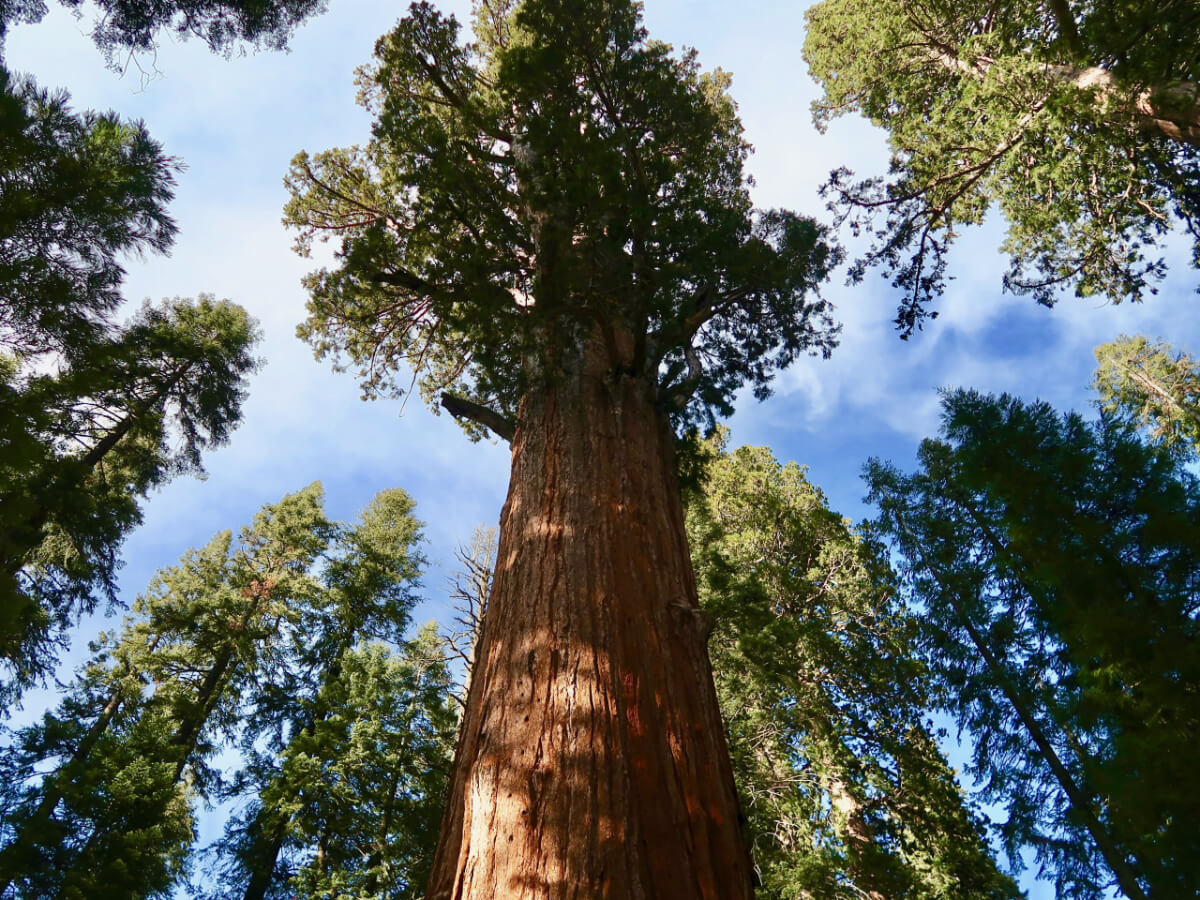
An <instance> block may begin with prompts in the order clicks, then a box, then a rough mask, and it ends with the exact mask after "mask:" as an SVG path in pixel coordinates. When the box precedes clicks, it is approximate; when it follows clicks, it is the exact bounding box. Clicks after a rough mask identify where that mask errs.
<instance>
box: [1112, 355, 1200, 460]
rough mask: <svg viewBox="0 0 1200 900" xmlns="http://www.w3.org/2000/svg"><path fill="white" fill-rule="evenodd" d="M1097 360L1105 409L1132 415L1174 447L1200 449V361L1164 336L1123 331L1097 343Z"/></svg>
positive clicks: (1165, 444) (1154, 438) (1154, 436)
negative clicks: (1155, 338) (1156, 338)
mask: <svg viewBox="0 0 1200 900" xmlns="http://www.w3.org/2000/svg"><path fill="white" fill-rule="evenodd" d="M1096 362H1097V363H1098V366H1097V368H1096V390H1097V391H1098V392H1099V394H1100V408H1101V409H1102V410H1103V411H1104V412H1105V414H1107V415H1110V416H1115V417H1124V418H1127V419H1129V420H1130V421H1132V422H1133V423H1134V424H1136V426H1138V427H1140V428H1142V429H1144V430H1145V431H1146V432H1147V433H1148V434H1149V436H1150V439H1151V440H1152V441H1154V443H1157V444H1161V445H1162V446H1163V447H1166V448H1168V449H1170V450H1172V451H1174V452H1178V453H1181V454H1184V455H1189V454H1196V453H1200V361H1197V360H1196V359H1194V358H1193V357H1191V356H1189V355H1188V354H1187V353H1185V352H1183V351H1182V350H1180V351H1174V350H1172V348H1171V347H1170V346H1169V345H1168V344H1165V343H1163V342H1161V341H1159V342H1156V343H1151V342H1150V341H1149V340H1148V339H1146V338H1144V337H1142V336H1140V335H1138V336H1135V337H1126V336H1125V335H1122V336H1121V337H1119V338H1117V339H1116V340H1115V341H1112V342H1110V343H1107V344H1101V345H1100V346H1099V347H1097V348H1096Z"/></svg>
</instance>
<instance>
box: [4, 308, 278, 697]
mask: <svg viewBox="0 0 1200 900" xmlns="http://www.w3.org/2000/svg"><path fill="white" fill-rule="evenodd" d="M257 338H258V332H257V328H256V326H255V324H254V322H253V320H252V319H250V317H249V316H248V315H247V314H246V312H245V310H243V309H242V308H241V307H239V306H236V305H234V304H232V303H230V302H229V301H227V300H223V301H215V300H213V299H212V298H211V297H206V296H201V297H200V299H199V300H198V301H189V300H179V299H176V300H171V301H166V302H164V303H162V304H158V305H151V304H147V305H145V306H144V307H143V308H142V309H141V310H140V311H139V312H138V314H137V315H136V316H135V317H134V318H133V319H132V320H131V321H130V322H129V323H128V324H126V325H125V326H124V327H122V328H119V329H118V328H115V327H114V328H111V329H110V330H109V333H108V334H107V335H105V337H104V338H103V339H101V340H97V341H94V342H92V343H91V344H90V345H89V346H88V347H86V348H85V349H77V350H76V353H75V357H76V358H75V359H74V360H73V361H72V362H71V363H70V364H69V365H68V366H66V367H64V368H62V369H59V370H55V371H51V372H48V373H44V372H41V371H38V369H39V368H40V365H39V360H40V357H36V356H35V357H25V358H24V359H21V362H22V363H24V368H22V369H17V368H16V366H15V365H14V366H13V367H12V369H10V371H13V372H14V374H12V375H11V376H10V377H9V378H8V379H7V381H6V383H4V384H2V385H0V399H2V400H3V401H4V402H3V408H2V412H0V446H3V447H4V448H5V450H6V451H7V450H9V449H11V450H12V452H11V453H9V452H5V453H3V454H2V460H0V496H3V497H4V508H3V513H2V520H3V524H4V528H3V532H2V534H3V536H2V537H0V563H2V571H0V600H2V602H3V605H4V609H5V614H4V616H3V619H2V620H0V657H3V659H4V662H5V663H6V664H7V666H8V668H9V669H10V671H11V672H12V675H13V678H12V682H11V684H10V685H9V689H10V690H12V691H14V692H15V691H18V690H20V689H21V688H22V687H24V686H25V685H28V684H29V683H31V682H33V681H35V680H37V679H38V678H39V677H41V676H42V675H44V673H45V672H46V671H48V669H49V667H50V666H51V665H52V664H53V657H54V652H53V646H54V644H55V643H57V642H58V641H59V640H60V639H61V634H62V633H63V631H64V630H65V629H66V628H67V627H69V626H70V625H71V624H72V623H73V622H74V621H75V619H76V617H77V616H78V614H79V612H80V611H90V610H91V609H93V608H94V607H95V605H96V603H97V600H98V598H99V597H101V596H107V597H108V599H109V601H110V602H112V600H113V598H114V579H115V573H116V568H117V566H118V565H119V561H118V558H117V555H116V554H117V548H118V547H119V545H120V542H121V540H122V538H123V537H124V535H125V534H126V533H128V531H129V530H130V529H132V528H133V527H134V526H136V525H137V524H138V523H139V522H140V521H141V508H140V504H139V501H140V499H141V498H142V497H145V496H146V495H147V494H148V493H149V492H150V491H151V490H152V489H153V488H154V487H156V486H159V485H161V484H163V483H165V482H166V481H168V480H169V479H170V478H172V477H174V476H175V475H177V474H180V473H182V472H199V471H201V469H200V457H201V453H202V451H204V450H205V449H207V448H210V447H214V446H220V445H221V444H223V443H225V442H226V441H227V440H228V438H229V435H230V433H231V432H232V430H233V429H234V427H236V425H237V424H238V422H239V421H240V419H241V405H242V402H243V400H244V399H245V377H246V375H247V374H249V373H250V372H252V371H254V370H255V369H256V368H257V366H258V361H257V360H256V359H255V358H254V357H253V356H252V355H251V349H252V347H253V345H254V343H255V341H256V340H257Z"/></svg>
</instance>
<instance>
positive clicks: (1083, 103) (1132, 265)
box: [804, 0, 1200, 336]
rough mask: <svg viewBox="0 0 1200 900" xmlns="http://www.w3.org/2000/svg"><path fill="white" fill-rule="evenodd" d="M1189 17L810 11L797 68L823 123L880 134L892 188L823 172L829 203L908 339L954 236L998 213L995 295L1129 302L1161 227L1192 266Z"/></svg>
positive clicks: (1198, 140) (1195, 114) (971, 4)
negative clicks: (883, 284) (890, 300)
mask: <svg viewBox="0 0 1200 900" xmlns="http://www.w3.org/2000/svg"><path fill="white" fill-rule="evenodd" d="M1198 34H1200V6H1197V4H1196V3H1195V2H1192V0H1170V2H1148V0H1110V2H1105V3H1094V2H1083V0H1050V2H1042V0H1036V2H1035V0H963V2H956V3H947V2H944V0H823V2H821V3H817V4H815V5H814V6H813V7H812V8H811V9H810V10H809V11H808V33H807V37H806V39H805V44H804V56H805V59H806V60H807V61H808V64H809V67H810V69H811V71H812V74H813V77H814V78H816V79H817V81H818V82H820V84H821V86H822V88H823V89H824V96H823V97H822V98H821V99H820V100H818V101H816V103H815V104H814V106H813V111H814V116H815V119H816V122H817V125H818V127H824V125H825V124H827V123H828V122H829V120H830V119H831V118H833V117H834V116H838V115H842V114H845V113H850V112H858V113H861V114H862V115H864V116H866V117H867V118H868V119H869V120H870V121H871V122H872V123H874V124H875V125H878V126H880V127H882V128H884V129H886V130H887V132H888V142H889V144H890V147H891V152H892V158H891V164H890V166H889V174H888V175H887V176H880V177H873V178H868V179H865V180H862V181H857V182H856V181H854V180H853V178H852V174H853V173H851V172H849V171H847V170H845V169H841V170H838V171H836V172H834V173H833V176H832V178H831V179H830V181H829V183H828V184H827V185H826V188H825V190H826V193H827V196H829V198H830V201H831V206H833V207H834V208H836V209H837V210H838V211H839V214H840V215H841V216H842V217H843V219H850V220H851V222H852V223H853V224H854V227H855V229H856V230H858V229H865V230H868V231H870V232H871V233H872V234H873V237H874V241H873V243H872V244H871V246H870V248H869V250H868V252H867V254H866V256H865V257H864V258H863V259H861V260H859V262H858V263H857V264H856V265H855V266H854V267H853V268H852V269H851V275H852V278H854V279H855V280H857V279H859V278H861V277H862V276H863V274H864V272H865V270H866V268H867V267H868V266H872V265H880V266H882V267H883V269H884V271H885V273H886V274H887V275H888V276H889V277H890V278H891V279H892V282H893V285H894V286H895V287H897V288H899V289H900V290H901V291H902V292H903V298H902V300H901V303H900V308H899V312H898V315H897V319H896V323H897V326H898V327H899V328H900V330H901V332H902V334H903V335H904V336H908V335H909V334H911V333H912V332H913V330H914V329H916V328H919V327H920V326H921V324H922V323H923V321H924V320H925V319H926V318H928V317H930V316H934V315H936V314H937V313H936V312H930V311H929V305H930V304H931V302H932V301H933V300H935V299H936V297H937V296H938V295H939V294H940V293H941V291H942V289H943V287H944V281H945V266H946V253H947V251H948V249H949V247H950V244H951V243H952V242H953V241H954V239H955V237H956V236H957V235H958V234H959V233H960V232H961V230H962V229H963V228H964V227H966V226H970V225H978V224H980V223H981V222H983V220H984V217H985V215H986V214H987V212H988V210H989V209H993V208H995V209H998V210H999V211H1000V212H1002V213H1003V215H1004V219H1005V221H1006V223H1007V226H1008V235H1007V238H1006V239H1005V241H1004V244H1003V247H1002V249H1003V251H1004V252H1005V253H1007V254H1008V256H1009V257H1010V259H1011V263H1012V264H1011V268H1010V269H1009V272H1008V274H1007V275H1006V276H1005V278H1004V286H1005V288H1006V289H1007V290H1011V291H1015V292H1018V293H1023V294H1028V295H1030V296H1032V297H1033V298H1034V299H1035V300H1037V301H1038V302H1039V303H1044V304H1047V305H1049V304H1052V303H1053V302H1054V301H1055V299H1056V298H1057V296H1058V294H1059V292H1060V291H1061V290H1062V289H1064V288H1065V289H1072V290H1074V292H1075V293H1076V294H1077V295H1079V296H1083V297H1087V296H1094V295H1099V296H1102V297H1104V298H1106V299H1108V300H1109V301H1111V302H1113V303H1119V302H1121V301H1123V300H1141V299H1142V298H1144V297H1146V296H1147V295H1150V294H1153V293H1154V292H1155V290H1156V287H1155V285H1156V283H1157V282H1158V281H1159V279H1160V278H1161V277H1162V275H1163V273H1164V271H1165V264H1164V261H1163V259H1162V257H1161V256H1160V253H1161V248H1162V246H1163V241H1164V237H1165V235H1166V234H1167V233H1168V231H1169V230H1170V229H1171V227H1172V226H1173V225H1178V226H1181V227H1183V228H1186V229H1187V230H1188V232H1189V233H1190V235H1191V238H1192V240H1193V241H1195V248H1196V253H1195V254H1194V257H1193V259H1194V264H1196V263H1200V231H1198V230H1197V227H1196V223H1197V221H1198V214H1200V206H1198V205H1197V204H1198V202H1200V201H1198V199H1197V198H1200V180H1198V179H1200V176H1198V175H1197V173H1198V172H1200V167H1198V166H1197V162H1198V161H1200V39H1198V38H1197V35H1198Z"/></svg>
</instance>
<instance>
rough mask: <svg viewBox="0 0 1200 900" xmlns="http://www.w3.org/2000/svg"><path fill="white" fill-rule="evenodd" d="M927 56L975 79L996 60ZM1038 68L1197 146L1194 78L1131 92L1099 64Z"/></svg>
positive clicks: (1199, 126)
mask: <svg viewBox="0 0 1200 900" xmlns="http://www.w3.org/2000/svg"><path fill="white" fill-rule="evenodd" d="M929 59H930V61H931V62H935V63H938V64H940V65H942V66H944V67H945V68H947V69H951V70H952V71H955V72H961V73H963V74H964V75H968V76H970V77H972V78H978V79H983V78H984V77H985V76H986V75H987V73H988V71H989V70H990V69H991V67H992V66H993V65H995V62H996V61H995V60H994V59H990V58H988V57H977V58H975V59H974V61H973V62H970V63H968V62H966V61H965V60H963V59H961V58H960V57H958V56H956V55H954V54H953V53H948V52H937V53H933V54H931V55H930V57H929ZM1042 72H1043V73H1044V74H1045V75H1047V76H1049V77H1050V78H1052V79H1054V80H1055V81H1057V82H1059V83H1060V84H1064V85H1070V86H1072V87H1075V88H1078V89H1079V90H1089V89H1090V90H1094V91H1095V98H1096V102H1097V103H1098V104H1100V105H1101V106H1102V107H1103V106H1108V105H1109V104H1113V105H1114V106H1115V107H1116V108H1117V109H1124V110H1126V111H1127V112H1130V113H1132V114H1133V115H1134V116H1136V117H1137V118H1138V119H1139V120H1140V124H1141V127H1142V129H1143V130H1144V131H1154V132H1158V133H1159V134H1161V135H1163V136H1164V137H1166V138H1168V139H1170V140H1172V141H1176V142H1178V143H1181V144H1190V145H1191V146H1193V147H1200V84H1197V83H1196V82H1193V81H1181V82H1179V83H1177V84H1172V85H1170V86H1167V87H1162V86H1157V85H1152V86H1150V87H1145V88H1141V89H1139V90H1137V91H1136V92H1134V93H1132V95H1131V94H1130V92H1129V90H1128V89H1127V88H1123V87H1122V86H1121V85H1120V83H1119V82H1118V81H1117V78H1116V76H1115V75H1113V73H1112V72H1110V71H1109V70H1108V69H1105V68H1104V67H1102V66H1076V65H1060V64H1055V63H1046V64H1045V65H1044V66H1043V67H1042Z"/></svg>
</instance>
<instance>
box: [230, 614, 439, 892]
mask: <svg viewBox="0 0 1200 900" xmlns="http://www.w3.org/2000/svg"><path fill="white" fill-rule="evenodd" d="M316 706H317V708H319V709H320V710H321V711H322V712H323V713H324V714H323V715H317V716H314V717H313V719H312V721H311V723H310V724H309V725H308V726H307V727H305V728H304V729H302V730H300V731H297V732H296V733H295V734H293V736H292V738H291V740H289V742H288V743H287V746H286V747H285V748H284V750H283V751H282V753H281V754H280V756H279V759H278V764H277V766H276V767H275V769H274V771H273V773H272V775H271V777H270V779H269V780H268V781H267V782H266V783H265V784H264V785H263V786H262V788H261V791H260V793H259V796H258V799H257V802H256V804H255V805H254V806H253V807H252V808H251V809H250V810H249V811H248V812H247V814H246V815H245V816H243V817H240V818H239V819H238V820H235V821H234V822H232V823H231V825H230V827H229V829H228V831H227V837H226V840H225V841H224V842H223V847H222V850H223V851H224V853H225V854H226V860H227V862H231V863H232V865H231V866H229V867H228V869H227V873H228V876H229V877H224V876H223V877H222V883H221V886H220V888H219V891H218V892H217V895H219V896H222V897H266V898H272V900H274V898H312V900H317V898H323V897H395V898H408V897H411V898H419V897H422V896H424V887H425V880H426V879H427V878H428V875H429V867H430V865H431V863H432V861H433V851H434V844H435V842H436V840H437V832H438V825H439V823H440V822H441V814H442V805H443V800H444V795H445V787H446V779H447V777H448V775H449V769H450V762H451V755H452V753H453V741H454V732H455V725H456V722H457V717H456V715H455V707H454V704H453V702H452V700H451V698H450V674H449V671H448V669H447V667H446V663H445V660H444V658H443V652H442V650H441V647H440V639H439V638H438V636H437V634H436V630H435V628H434V626H432V625H431V626H427V627H426V628H425V629H423V630H422V632H421V633H420V634H419V635H418V636H417V637H416V638H415V639H414V640H413V641H411V642H406V643H405V644H404V645H403V646H402V647H401V649H400V651H399V652H397V651H394V650H391V649H389V648H388V647H387V646H386V645H384V644H379V643H374V644H365V645H360V646H358V647H356V648H354V649H351V650H349V651H347V653H346V654H344V656H343V657H342V662H341V665H340V666H339V668H338V671H337V674H336V676H335V677H329V678H327V679H326V680H325V682H324V684H323V686H322V690H321V693H320V695H319V697H318V698H316ZM264 828H265V830H263V829H264ZM268 841H269V842H270V843H266V842H268ZM264 849H266V850H268V851H269V852H271V853H272V854H273V859H271V861H270V870H269V872H267V869H265V868H257V869H256V868H254V866H255V865H256V864H257V865H260V866H261V865H262V864H263V863H264V862H265V860H264V859H263V853H262V851H263V850H264ZM262 872H267V876H268V877H264V876H263V875H261V874H260V873H262ZM247 875H249V876H250V877H247Z"/></svg>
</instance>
